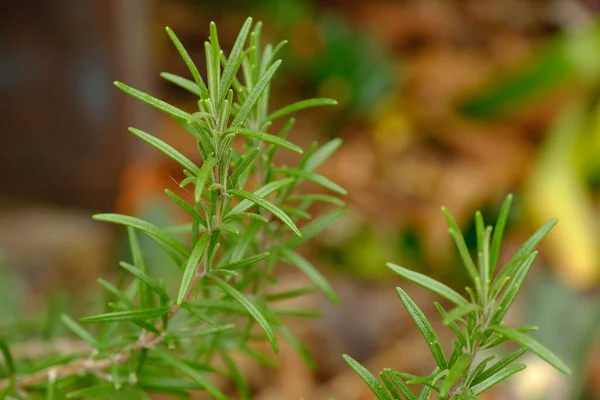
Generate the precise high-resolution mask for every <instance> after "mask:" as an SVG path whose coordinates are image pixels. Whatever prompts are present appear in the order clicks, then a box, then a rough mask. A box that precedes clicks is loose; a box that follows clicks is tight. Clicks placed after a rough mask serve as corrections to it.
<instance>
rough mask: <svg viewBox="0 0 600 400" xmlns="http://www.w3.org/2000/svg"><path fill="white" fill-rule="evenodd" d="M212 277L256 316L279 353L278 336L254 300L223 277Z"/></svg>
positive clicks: (255, 318)
mask: <svg viewBox="0 0 600 400" xmlns="http://www.w3.org/2000/svg"><path fill="white" fill-rule="evenodd" d="M210 279H211V280H213V281H214V282H215V283H216V284H217V286H219V287H220V288H221V290H223V292H225V293H227V294H228V295H230V296H231V297H233V298H234V299H235V300H237V301H238V302H239V303H240V304H241V305H242V306H243V307H244V308H245V309H246V311H248V313H249V314H250V315H251V316H252V318H254V320H255V321H256V322H257V323H258V325H260V327H261V328H262V330H263V331H264V332H265V335H267V339H268V340H269V342H270V343H271V346H272V347H273V351H275V353H278V352H279V346H278V345H277V338H276V337H275V334H274V333H273V329H271V326H270V325H269V323H268V322H267V320H266V319H265V317H264V316H263V315H262V313H261V312H260V311H259V310H258V309H257V308H256V306H255V305H254V304H252V302H251V301H250V300H248V298H247V297H246V296H244V295H243V294H242V293H240V292H239V291H238V290H237V289H236V288H234V287H233V286H231V285H230V284H229V283H227V282H225V281H224V280H222V279H221V278H218V277H216V276H210Z"/></svg>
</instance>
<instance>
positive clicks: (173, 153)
mask: <svg viewBox="0 0 600 400" xmlns="http://www.w3.org/2000/svg"><path fill="white" fill-rule="evenodd" d="M129 132H131V133H133V134H134V135H135V136H137V137H139V138H140V139H142V140H143V141H145V142H146V143H149V144H151V145H152V146H154V147H156V148H157V149H158V150H160V151H162V152H163V153H165V154H166V155H167V156H169V158H171V159H172V160H174V161H176V162H177V163H179V164H180V165H181V166H183V167H184V168H185V169H187V170H188V171H191V172H192V173H194V174H195V175H198V174H199V173H200V168H198V166H197V165H196V164H194V163H193V162H191V161H190V160H189V159H188V158H187V157H186V156H184V155H183V154H181V153H180V152H178V151H177V150H175V149H174V148H173V147H171V146H170V145H168V144H166V143H165V142H163V141H162V140H160V139H158V138H156V137H154V136H152V135H150V134H148V133H146V132H144V131H141V130H139V129H136V128H129Z"/></svg>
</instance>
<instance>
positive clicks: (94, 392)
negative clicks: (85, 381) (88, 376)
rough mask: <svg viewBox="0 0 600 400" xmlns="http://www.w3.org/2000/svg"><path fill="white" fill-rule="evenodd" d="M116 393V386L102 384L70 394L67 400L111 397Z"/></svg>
mask: <svg viewBox="0 0 600 400" xmlns="http://www.w3.org/2000/svg"><path fill="white" fill-rule="evenodd" d="M115 391H116V389H115V386H114V385H113V384H112V383H107V382H102V383H99V384H97V385H93V386H89V387H86V388H83V389H79V390H74V391H72V392H69V393H67V399H89V398H92V397H100V396H109V395H112V394H113V393H115Z"/></svg>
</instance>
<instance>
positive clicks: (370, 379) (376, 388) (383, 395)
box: [343, 354, 393, 400]
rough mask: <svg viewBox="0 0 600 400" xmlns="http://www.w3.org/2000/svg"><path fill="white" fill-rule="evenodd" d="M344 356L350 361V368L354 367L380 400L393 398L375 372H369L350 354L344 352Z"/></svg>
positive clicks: (347, 361)
mask: <svg viewBox="0 0 600 400" xmlns="http://www.w3.org/2000/svg"><path fill="white" fill-rule="evenodd" d="M343 357H344V360H345V361H346V363H348V365H349V366H350V368H352V369H353V370H354V371H355V372H356V373H357V374H358V376H360V377H361V379H362V380H363V381H364V382H365V383H366V384H367V386H369V388H370V389H371V391H372V392H373V393H374V394H375V396H377V399H378V400H393V399H392V397H391V396H390V395H389V393H388V392H387V391H386V390H385V388H384V387H383V386H382V385H381V383H379V381H378V380H377V378H375V377H374V376H373V374H371V373H370V372H369V370H368V369H366V368H365V367H363V366H362V365H360V363H359V362H358V361H356V360H355V359H353V358H352V357H350V356H349V355H346V354H344V356H343Z"/></svg>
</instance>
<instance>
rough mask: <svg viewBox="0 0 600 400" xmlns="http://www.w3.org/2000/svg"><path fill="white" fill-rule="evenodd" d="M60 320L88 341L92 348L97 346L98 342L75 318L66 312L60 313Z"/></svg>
mask: <svg viewBox="0 0 600 400" xmlns="http://www.w3.org/2000/svg"><path fill="white" fill-rule="evenodd" d="M60 319H61V320H62V322H63V323H64V324H65V325H66V326H67V327H68V328H69V329H70V330H71V331H72V332H73V333H74V334H76V335H77V336H79V337H80V338H81V339H83V340H84V341H86V342H88V343H89V344H91V345H92V347H94V348H96V349H97V348H99V347H100V343H98V341H97V340H96V338H94V337H93V336H92V335H91V334H90V333H89V332H88V331H87V330H86V329H84V328H83V327H82V326H81V325H79V324H78V323H77V322H76V321H75V320H73V319H72V318H71V317H69V316H68V315H66V314H62V315H61V316H60Z"/></svg>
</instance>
